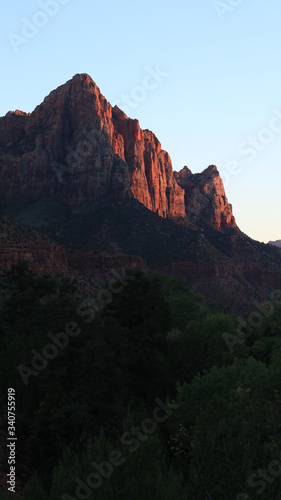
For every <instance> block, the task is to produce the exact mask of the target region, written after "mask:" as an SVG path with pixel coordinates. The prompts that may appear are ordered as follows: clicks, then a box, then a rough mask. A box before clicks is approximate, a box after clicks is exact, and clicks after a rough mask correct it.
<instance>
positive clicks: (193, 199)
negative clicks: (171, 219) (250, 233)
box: [174, 165, 238, 231]
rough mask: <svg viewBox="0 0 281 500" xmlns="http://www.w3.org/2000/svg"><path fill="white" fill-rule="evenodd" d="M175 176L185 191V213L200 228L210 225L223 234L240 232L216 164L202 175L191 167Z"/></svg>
mask: <svg viewBox="0 0 281 500" xmlns="http://www.w3.org/2000/svg"><path fill="white" fill-rule="evenodd" d="M174 175H175V178H176V180H177V182H178V184H179V185H180V186H181V187H182V188H183V189H184V191H185V211H186V215H187V218H188V219H189V220H191V221H193V222H194V223H195V224H197V225H198V226H199V227H202V226H204V225H205V224H206V223H207V224H209V225H211V226H212V227H214V228H215V229H217V230H219V231H220V230H228V229H234V230H236V231H238V227H237V225H236V222H235V218H234V216H233V214H232V206H231V205H230V204H229V203H228V200H227V198H226V194H225V190H224V186H223V182H222V179H221V177H220V174H219V172H218V169H217V167H216V166H215V165H210V166H209V167H208V168H207V169H206V170H204V171H203V172H202V173H200V174H192V173H191V171H190V169H189V168H188V167H184V168H183V169H182V170H180V171H179V172H174Z"/></svg>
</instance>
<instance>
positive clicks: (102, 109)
mask: <svg viewBox="0 0 281 500" xmlns="http://www.w3.org/2000/svg"><path fill="white" fill-rule="evenodd" d="M0 196H1V200H2V205H1V207H0V208H1V212H2V214H3V215H4V216H5V217H8V218H9V219H12V220H15V221H17V223H18V224H21V225H23V226H24V228H25V229H24V231H26V230H27V227H30V228H32V229H33V230H36V234H38V232H39V233H40V234H42V235H46V236H47V237H48V238H49V239H51V240H53V241H54V248H64V249H65V255H66V260H67V264H66V265H67V268H68V270H69V269H70V271H71V272H72V271H73V270H74V271H76V272H78V273H80V274H81V273H82V274H83V279H87V277H91V276H92V278H93V276H94V278H93V279H97V282H99V283H102V282H103V280H104V279H105V278H102V275H103V276H108V273H109V271H110V270H109V267H110V266H112V268H115V269H117V268H118V269H120V268H121V267H124V265H125V262H126V261H127V263H128V266H130V265H132V264H133V265H135V266H136V267H137V268H142V269H145V268H146V266H148V267H149V268H150V269H155V270H158V271H162V272H166V273H168V274H170V275H172V276H176V277H180V278H183V279H184V280H185V281H186V283H187V284H188V286H189V288H190V289H192V290H194V291H199V292H201V293H203V294H204V295H205V296H206V297H207V299H208V300H214V301H216V302H219V303H221V305H222V306H223V307H225V308H226V309H229V310H230V309H231V310H234V309H236V310H252V308H253V303H255V302H257V301H261V300H264V299H265V298H266V297H267V295H268V294H269V293H270V292H271V291H272V290H274V289H276V288H278V287H279V286H280V285H279V273H278V271H279V270H280V269H281V255H280V251H279V250H278V249H277V248H274V247H273V246H270V245H265V244H262V243H259V242H255V241H253V240H251V239H250V238H248V237H247V236H246V235H244V234H243V233H242V232H241V231H240V230H239V228H238V227H237V225H236V222H235V218H234V216H233V213H232V206H231V205H230V204H229V203H228V200H227V197H226V194H225V190H224V186H223V182H222V179H221V177H220V175H219V172H218V169H217V167H215V166H214V165H210V166H209V167H208V168H206V169H205V170H204V171H203V172H202V173H200V174H192V172H191V171H190V170H189V168H188V167H184V168H183V169H182V170H181V171H180V172H173V169H172V162H171V159H170V157H169V155H168V153H167V152H165V151H163V150H162V149H161V144H160V142H159V141H158V139H157V138H156V136H155V135H154V134H153V133H152V132H150V131H149V130H142V129H141V128H140V126H139V122H138V121H137V120H132V119H130V118H128V117H127V116H126V115H125V114H124V113H123V112H122V111H121V110H120V109H119V108H118V107H116V106H115V107H114V108H112V106H111V105H110V103H109V102H108V101H107V100H106V99H105V97H103V96H102V94H101V93H100V90H99V88H98V87H97V85H96V84H95V83H94V81H93V80H92V79H91V78H90V77H89V76H88V75H84V74H83V75H76V76H74V77H73V79H72V80H70V81H68V82H67V83H66V84H65V85H62V86H60V87H59V88H58V89H56V90H55V91H53V92H51V93H50V95H49V96H48V97H46V98H45V99H44V101H43V103H42V104H40V105H39V106H37V107H36V108H35V110H34V111H33V113H31V114H27V113H24V112H22V111H16V112H9V113H7V115H6V116H5V117H3V118H0ZM5 220H7V219H5ZM10 224H13V223H12V222H11V221H10ZM20 227H22V226H20ZM1 231H2V229H1V227H0V237H1V239H2V235H1ZM19 232H20V230H19ZM28 239H30V244H31V245H32V244H33V242H34V241H35V240H36V241H38V238H37V236H35V233H29V236H28ZM48 241H49V240H48ZM44 244H45V243H44V241H43V240H42V247H43V246H44ZM10 247H11V248H12V243H11V244H10ZM39 247H40V244H39ZM6 248H9V246H7V245H6ZM37 248H38V247H37ZM2 252H3V250H2ZM6 254H7V252H6ZM11 255H12V254H11ZM20 255H21V252H20V251H19V252H18V257H20ZM22 256H23V257H26V252H22ZM14 260H15V258H14V257H11V262H14ZM30 260H31V261H32V259H30ZM42 262H43V261H42ZM58 262H59V261H58ZM7 265H8V264H7ZM44 265H45V264H44ZM59 266H60V264H58V267H59ZM61 266H62V270H65V263H62V264H61ZM49 267H50V266H48V265H47V263H46V268H49Z"/></svg>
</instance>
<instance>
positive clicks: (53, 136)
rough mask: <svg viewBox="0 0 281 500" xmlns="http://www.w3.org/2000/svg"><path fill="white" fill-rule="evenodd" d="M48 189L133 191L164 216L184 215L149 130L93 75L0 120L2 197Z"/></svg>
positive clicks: (78, 199)
mask: <svg viewBox="0 0 281 500" xmlns="http://www.w3.org/2000/svg"><path fill="white" fill-rule="evenodd" d="M45 196H50V197H55V198H56V199H58V200H61V201H64V202H66V203H69V204H80V203H83V202H85V201H95V200H98V199H102V198H105V197H117V198H124V197H127V196H133V197H135V198H136V199H137V200H138V201H140V202H141V203H143V204H144V205H145V206H146V207H147V208H149V209H150V210H152V211H154V212H157V213H159V215H161V216H163V217H166V216H167V215H172V216H184V215H185V207H184V190H183V189H182V188H180V187H179V186H178V184H177V182H176V180H175V178H174V175H173V170H172V164H171V160H170V157H169V155H168V153H166V152H165V151H163V150H162V149H161V144H160V143H159V141H158V139H157V138H156V137H155V135H154V134H153V133H152V132H149V131H148V130H145V131H143V130H141V129H140V126H139V122H138V121H137V120H131V119H129V118H128V117H127V116H126V115H125V114H124V113H123V112H122V111H121V110H119V108H117V107H115V108H114V109H112V107H111V105H110V103H109V102H108V101H107V100H106V99H105V98H104V97H103V96H102V95H101V93H100V90H99V88H98V87H97V85H96V84H95V83H94V82H93V80H92V79H91V78H90V77H89V76H88V75H76V76H75V77H73V79H72V80H70V81H69V82H67V83H66V84H65V85H63V86H61V87H59V88H58V89H56V90H55V91H53V92H51V94H50V95H49V96H48V97H46V98H45V100H44V101H43V103H42V104H40V105H39V106H37V107H36V108H35V110H34V111H33V113H31V114H24V113H23V112H20V111H17V112H15V113H8V114H7V115H6V116H5V117H3V118H1V119H0V197H1V199H2V202H3V203H5V204H9V203H14V202H19V201H27V200H29V201H30V200H38V199H40V198H42V197H45Z"/></svg>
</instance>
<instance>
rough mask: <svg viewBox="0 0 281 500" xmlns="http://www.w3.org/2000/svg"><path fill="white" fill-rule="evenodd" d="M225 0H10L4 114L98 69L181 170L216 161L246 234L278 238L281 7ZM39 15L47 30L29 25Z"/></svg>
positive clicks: (104, 88) (106, 88)
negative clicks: (222, 6)
mask: <svg viewBox="0 0 281 500" xmlns="http://www.w3.org/2000/svg"><path fill="white" fill-rule="evenodd" d="M231 3H233V2H229V1H228V0H224V1H223V2H220V4H225V5H227V4H229V5H230V4H231ZM46 4H48V5H49V9H50V10H49V11H48V7H46V8H45V10H44V9H43V7H42V5H43V6H46ZM215 4H216V2H215V1H213V0H197V2H191V1H188V0H178V1H177V2H175V3H173V4H171V3H170V2H167V1H164V2H163V1H162V2H160V1H159V0H155V1H154V2H153V3H152V4H151V3H150V2H149V1H148V0H143V2H142V4H141V6H140V5H137V4H131V3H129V2H128V1H127V0H126V1H125V0H120V2H118V3H116V2H115V1H113V0H105V1H104V2H103V3H102V4H101V3H98V2H95V1H90V0H84V2H83V3H80V4H78V2H77V0H41V1H34V0H30V1H29V2H28V3H27V4H25V3H23V2H20V0H15V1H14V2H12V3H11V2H10V3H5V4H3V6H2V15H1V20H0V24H1V28H2V39H1V42H2V66H3V75H2V79H1V85H2V92H1V97H0V116H4V115H5V114H6V113H7V112H8V111H10V110H11V111H12V110H15V109H20V110H23V111H25V112H32V111H33V109H34V108H35V107H36V106H37V105H38V104H40V103H41V102H42V101H43V99H44V97H46V96H47V95H48V94H49V93H50V92H51V91H52V90H54V89H55V88H56V87H58V86H59V85H62V84H64V83H65V82H66V81H67V80H69V79H70V78H72V77H73V76H74V75H75V74H76V73H88V74H89V75H90V76H91V77H92V78H93V80H94V81H95V82H96V84H97V85H98V86H99V88H100V90H101V93H102V94H103V95H104V96H105V97H106V98H107V99H108V100H109V101H110V102H111V104H112V105H113V106H114V105H115V104H118V105H119V106H120V107H121V109H122V108H124V107H125V108H127V109H125V111H126V112H127V111H129V113H128V112H127V114H129V116H131V117H132V118H137V119H138V120H139V122H140V126H141V127H142V128H148V129H150V130H152V131H153V132H154V133H155V134H156V136H157V137H158V139H159V141H160V142H161V144H162V148H163V149H165V150H167V151H168V153H169V154H170V156H171V158H172V162H173V168H174V170H180V169H181V168H183V167H184V165H187V166H188V167H189V168H190V169H191V171H192V172H194V173H195V172H201V171H203V170H204V169H205V168H207V167H208V165H211V164H215V165H217V167H218V170H219V171H220V173H221V175H222V178H223V180H224V182H225V189H226V194H227V197H228V200H229V202H230V203H231V204H232V205H233V213H234V216H235V218H236V221H237V223H238V225H239V227H240V229H241V230H242V231H243V232H244V233H246V234H248V235H249V236H250V237H252V238H254V239H256V240H259V241H264V242H268V241H269V240H278V239H281V227H280V213H281V197H280V184H281V173H280V172H281V168H280V162H281V159H280V144H281V96H280V89H279V82H280V76H281V68H280V62H279V59H280V48H281V47H280V45H281V43H280V42H281V34H280V15H281V5H279V4H278V3H276V2H273V0H269V1H268V2H267V3H265V2H264V1H263V0H255V1H254V0H244V1H243V0H242V1H241V2H240V3H239V2H236V4H239V5H237V6H236V7H228V9H226V11H225V12H224V13H221V16H219V13H218V12H217V11H216V8H215ZM52 6H53V7H52ZM42 9H43V10H42ZM52 9H53V10H52ZM40 12H41V14H40ZM42 12H43V17H42ZM44 12H45V14H44ZM46 12H49V13H48V14H46ZM51 14H52V15H51ZM40 16H41V17H40ZM44 16H45V17H44ZM33 19H35V22H37V23H39V24H40V22H41V23H42V24H44V26H42V27H40V28H36V26H35V28H34V31H33V32H32V31H30V30H32V27H30V23H31V24H32V23H33ZM27 25H29V28H27V27H26V26H27ZM24 29H25V31H23V30H24ZM28 30H29V31H28ZM23 32H24V33H25V35H26V34H27V35H29V38H24V37H23ZM15 36H18V37H19V36H21V37H22V38H21V39H20V38H18V39H16V38H15ZM12 40H13V42H12ZM15 40H17V42H15ZM20 41H21V42H22V43H20ZM16 43H18V45H17V46H16ZM15 48H17V51H16V50H15ZM155 74H156V76H154V77H153V75H155ZM128 98H129V100H128ZM233 166H234V167H233ZM230 172H231V173H230Z"/></svg>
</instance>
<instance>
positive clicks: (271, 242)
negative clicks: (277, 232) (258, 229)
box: [268, 240, 281, 248]
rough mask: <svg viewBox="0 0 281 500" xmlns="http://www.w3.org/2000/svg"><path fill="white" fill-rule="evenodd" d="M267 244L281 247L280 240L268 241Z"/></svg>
mask: <svg viewBox="0 0 281 500" xmlns="http://www.w3.org/2000/svg"><path fill="white" fill-rule="evenodd" d="M268 244H269V245H274V246H275V247H279V248H281V240H277V241H269V242H268Z"/></svg>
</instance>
